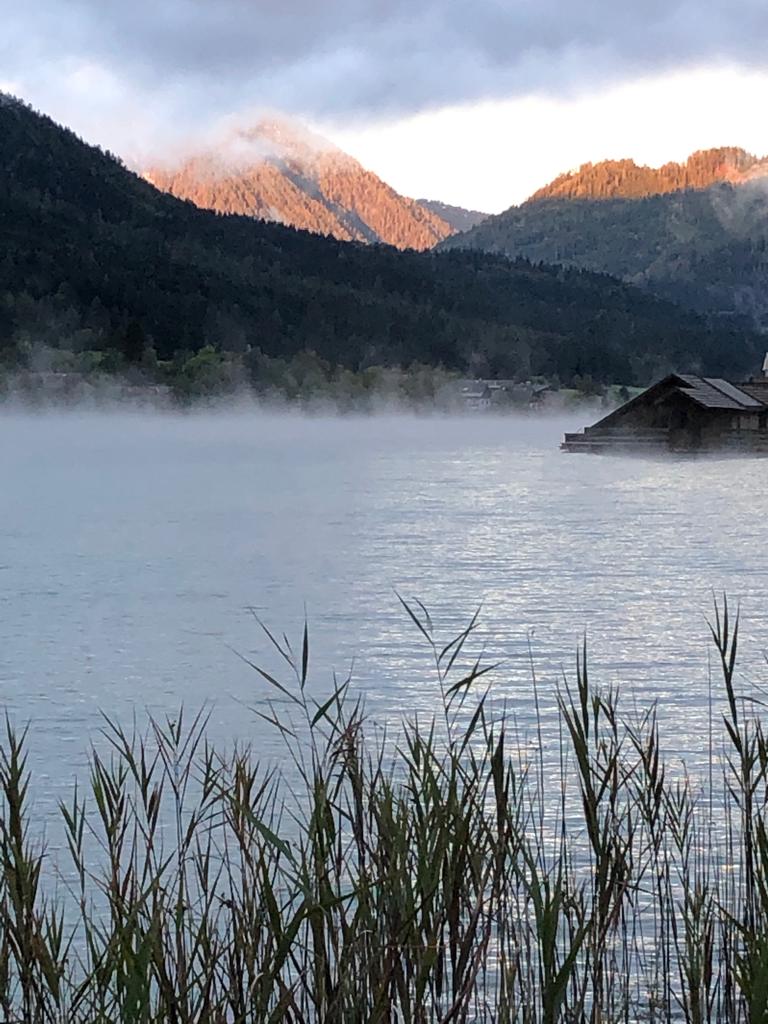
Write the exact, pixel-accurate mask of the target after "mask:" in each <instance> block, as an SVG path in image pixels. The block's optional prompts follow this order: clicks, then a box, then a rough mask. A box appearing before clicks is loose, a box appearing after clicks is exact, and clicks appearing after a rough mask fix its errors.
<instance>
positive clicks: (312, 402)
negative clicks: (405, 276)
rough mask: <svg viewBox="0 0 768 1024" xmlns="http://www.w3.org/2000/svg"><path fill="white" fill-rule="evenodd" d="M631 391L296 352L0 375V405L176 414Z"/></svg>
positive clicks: (151, 355) (478, 403) (208, 350)
mask: <svg viewBox="0 0 768 1024" xmlns="http://www.w3.org/2000/svg"><path fill="white" fill-rule="evenodd" d="M639 390H640V389H639V388H628V387H626V386H624V385H622V384H615V385H610V384H608V385H607V384H602V383H599V382H597V381H595V380H594V379H593V378H592V377H590V376H589V375H586V376H584V377H576V378H575V379H574V380H571V381H569V382H568V386H567V387H566V386H561V383H560V381H559V380H558V379H557V378H554V379H552V378H549V379H548V378H543V377H536V378H527V379H522V378H521V379H519V380H518V379H513V380H494V379H488V380H485V379H482V378H473V377H467V376H461V375H460V374H458V373H456V372H455V371H448V370H445V369H443V368H441V367H432V366H427V365H423V364H418V363H414V364H412V365H411V366H408V367H405V368H400V367H387V366H370V367H367V368H365V369H362V370H357V371H354V370H350V369H347V368H345V367H343V366H336V365H333V364H331V363H329V362H328V361H327V360H324V359H322V358H320V357H319V356H318V355H317V354H316V353H315V352H309V351H308V352H300V353H299V354H297V355H295V356H293V357H292V358H291V359H281V358H274V357H270V356H267V355H265V354H264V353H262V352H261V351H259V350H251V351H248V352H245V353H228V352H221V351H217V350H216V349H214V348H213V347H210V346H208V347H205V348H203V349H201V350H200V351H199V352H196V353H191V352H182V353H178V354H177V357H176V358H174V359H173V360H166V361H161V360H158V358H157V355H156V353H155V352H154V350H152V349H145V350H144V352H143V355H142V358H141V361H140V362H139V363H137V364H134V365H130V364H128V363H126V362H125V361H124V360H123V359H122V358H120V357H115V356H114V354H112V355H110V354H105V353H103V352H81V353H73V352H67V351H62V350H56V349H38V350H36V351H35V352H34V353H33V355H32V356H30V358H29V359H28V360H27V365H26V366H25V367H23V368H19V367H14V368H6V370H5V371H4V372H3V370H2V368H0V404H2V403H15V404H18V405H21V406H24V407H30V408H42V407H48V406H77V405H82V404H86V405H87V404H89V403H90V404H100V403H110V402H115V403H121V402H122V403H133V404H137V405H143V406H147V407H150V408H151V407H157V408H185V407H195V406H205V405H209V406H210V405H212V406H217V407H226V405H227V404H228V403H232V402H238V401H249V400H250V401H253V402H255V403H258V404H259V405H262V406H264V407H267V408H269V407H295V408H299V409H306V410H309V411H315V410H318V411H322V410H323V409H328V410H330V411H337V412H363V413H365V412H377V411H386V410H388V409H394V410H398V409H400V410H404V411H405V410H411V411H422V410H423V411H426V410H435V411H444V412H461V411H475V412H478V411H491V412H498V413H504V412H518V413H519V412H536V411H547V412H559V411H563V410H565V409H568V408H572V407H574V406H579V405H582V404H585V403H589V404H591V405H595V404H596V403H597V404H600V405H602V406H603V407H604V408H613V407H614V406H617V405H619V404H621V403H622V402H623V401H626V400H627V399H628V398H629V397H630V396H631V395H633V394H636V393H638V392H639Z"/></svg>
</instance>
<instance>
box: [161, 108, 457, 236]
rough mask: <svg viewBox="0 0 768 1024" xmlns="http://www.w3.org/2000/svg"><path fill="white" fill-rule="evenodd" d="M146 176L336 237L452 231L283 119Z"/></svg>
mask: <svg viewBox="0 0 768 1024" xmlns="http://www.w3.org/2000/svg"><path fill="white" fill-rule="evenodd" d="M144 177H145V178H146V179H147V180H148V181H149V182H151V184H153V185H155V186H156V187H157V188H159V189H162V190H163V191H164V192H169V193H171V194H172V195H174V196H177V197H178V198H180V199H188V200H190V201H191V202H193V203H194V204H195V205H196V206H199V207H202V208H203V209H208V210H215V211H217V212H219V213H238V214H245V215H247V216H250V217H256V218H258V219H259V220H269V221H275V222H277V223H280V224H284V225H286V226H289V227H294V228H301V229H304V230H307V231H312V232H315V233H316V234H321V235H331V236H333V237H334V238H338V239H340V240H341V241H357V242H383V243H385V244H387V245H393V246H395V247H396V248H398V249H419V250H423V249H430V248H432V246H434V245H435V244H436V243H437V242H439V241H441V240H442V239H444V238H447V237H448V236H449V235H450V234H452V233H453V232H454V231H455V230H456V228H455V227H453V226H452V224H451V223H450V221H449V220H448V219H447V218H443V217H441V216H440V215H439V214H438V213H436V212H433V211H432V210H431V209H428V208H426V207H425V206H424V205H422V204H420V203H418V202H416V201H415V200H413V199H408V198H406V197H404V196H401V195H399V194H398V193H397V192H395V190H394V189H392V188H390V187H389V185H387V184H386V183H385V182H383V181H382V180H381V179H380V178H379V177H377V176H376V175H375V174H373V173H372V172H371V171H367V170H366V169H365V168H364V167H363V166H362V165H361V164H360V163H358V161H357V160H354V159H353V158H352V157H350V156H348V155H347V154H346V153H343V152H342V151H341V150H339V149H337V148H336V147H334V146H332V145H331V144H330V143H329V142H327V141H326V140H324V139H321V138H319V137H318V136H315V135H312V134H311V133H309V132H307V131H305V130H303V129H302V128H300V127H297V126H296V125H294V124H290V123H288V122H283V121H262V122H261V123H260V124H258V125H256V126H255V127H253V128H251V129H248V130H244V131H239V132H237V133H236V134H235V135H233V136H231V137H230V138H229V139H227V140H225V141H224V143H223V144H222V145H221V146H219V147H216V148H211V149H209V150H207V151H205V152H202V153H199V154H196V155H195V156H192V157H190V158H189V159H187V160H186V161H184V162H183V163H182V164H181V165H179V166H177V167H162V166H157V167H153V168H150V169H148V170H147V171H145V173H144Z"/></svg>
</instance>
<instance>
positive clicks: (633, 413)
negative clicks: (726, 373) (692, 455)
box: [561, 357, 768, 454]
mask: <svg viewBox="0 0 768 1024" xmlns="http://www.w3.org/2000/svg"><path fill="white" fill-rule="evenodd" d="M766 362H768V357H767V358H766ZM561 447H562V448H563V449H565V451H569V452H602V451H614V450H617V449H619V450H623V451H627V450H630V451H631V450H647V449H657V450H659V449H660V450H668V451H679V452H696V451H708V450H709V451H711V450H714V449H730V450H733V451H744V452H765V453H766V454H768V377H761V378H757V379H755V380H751V381H748V382H747V383H744V384H732V383H730V382H729V381H727V380H721V379H720V378H719V377H694V376H692V375H690V374H678V373H673V374H670V375H669V376H668V377H665V378H664V379H663V380H660V381H659V382H658V383H657V384H654V385H653V386H652V387H650V388H648V389H647V390H646V391H643V392H642V393H641V394H639V395H637V396H636V397H635V398H632V399H631V400H630V401H628V402H626V403H625V404H624V405H622V406H620V407H619V408H618V409H616V410H615V411H614V412H612V413H609V415H608V416H605V417H603V419H601V420H599V421H598V422H597V423H595V424H593V426H591V427H586V428H585V429H584V430H583V431H582V432H580V433H578V434H566V435H565V439H564V441H563V444H562V446H561Z"/></svg>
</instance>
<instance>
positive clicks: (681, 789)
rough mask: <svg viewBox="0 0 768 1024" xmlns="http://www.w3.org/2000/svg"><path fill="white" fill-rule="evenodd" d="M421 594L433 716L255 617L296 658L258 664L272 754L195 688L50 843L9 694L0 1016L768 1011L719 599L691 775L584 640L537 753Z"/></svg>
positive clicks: (688, 1015)
mask: <svg viewBox="0 0 768 1024" xmlns="http://www.w3.org/2000/svg"><path fill="white" fill-rule="evenodd" d="M404 607H405V610H406V612H407V614H408V615H409V616H410V618H411V619H412V621H413V623H414V626H415V628H417V629H418V630H419V632H420V634H421V635H422V637H423V639H424V641H425V643H426V644H427V646H428V650H429V651H430V653H431V657H432V658H433V661H434V666H435V673H436V692H437V694H438V695H439V699H440V713H439V714H438V715H436V716H435V718H434V720H433V721H430V722H427V723H424V722H419V721H417V720H408V719H406V720H404V722H403V725H402V728H401V730H400V731H399V733H398V734H397V735H386V734H381V733H380V732H377V731H375V730H374V729H372V728H371V726H370V724H369V723H368V722H367V720H366V717H365V709H364V707H363V705H362V704H361V703H360V701H359V700H357V699H356V698H355V697H354V696H353V695H352V694H351V693H350V689H351V681H350V679H344V680H341V681H339V680H336V681H335V682H334V685H333V688H332V690H331V692H330V693H328V694H326V695H325V696H324V697H322V698H317V697H315V696H314V695H313V694H312V692H311V687H310V686H309V683H308V678H309V677H308V666H309V637H308V634H307V631H306V629H305V631H304V635H303V637H302V640H301V644H300V646H299V649H298V651H297V652H296V653H295V652H294V650H293V649H292V648H291V646H290V644H289V643H288V642H287V641H286V640H285V639H277V638H275V637H274V636H273V635H272V634H270V633H267V636H268V638H269V641H270V643H272V644H273V645H274V647H275V650H276V652H277V655H278V657H279V659H280V660H281V661H282V663H283V664H284V665H285V668H286V675H285V677H284V678H283V677H280V678H278V677H277V676H276V675H274V674H271V673H269V672H267V671H266V670H265V669H263V668H262V667H260V666H257V665H255V664H253V665H251V668H252V669H253V670H254V672H255V673H256V676H257V678H258V682H259V685H260V686H261V687H263V688H266V691H267V694H268V696H270V697H271V699H270V700H268V702H267V704H266V710H265V709H264V708H265V706H264V705H263V704H262V705H261V710H260V711H259V714H261V716H262V717H263V718H266V719H267V720H268V721H269V722H271V723H272V725H273V726H274V728H276V729H278V730H279V731H280V733H281V734H282V735H283V736H284V737H285V740H286V752H287V755H288V756H287V757H286V763H285V764H284V765H283V766H282V768H281V770H280V771H279V772H278V771H277V770H276V768H275V766H274V765H269V764H262V763H260V762H259V760H258V759H257V758H255V757H254V756H253V754H252V752H250V751H248V750H235V751H234V752H233V753H232V754H231V755H229V756H227V757H224V756H221V755H220V754H219V753H217V751H215V750H214V749H212V748H211V746H210V745H209V744H208V742H207V740H206V720H205V718H204V717H203V716H200V715H199V716H197V717H196V718H193V719H191V720H188V719H187V717H186V716H185V715H184V714H183V713H180V714H179V715H178V716H177V718H176V719H174V720H168V721H165V722H150V723H149V724H148V727H147V729H146V730H145V731H144V732H142V733H138V732H136V731H135V730H134V731H130V732H128V731H125V730H124V729H123V728H122V727H121V726H120V725H119V724H118V723H116V722H113V721H110V720H108V719H105V721H104V729H103V734H104V736H103V739H104V741H105V742H104V743H102V744H101V745H100V747H101V752H93V753H92V754H91V759H90V777H89V779H88V780H87V784H86V785H84V786H83V787H81V788H79V789H76V790H75V791H74V793H73V795H72V797H71V799H70V800H69V801H68V802H67V803H66V804H62V806H61V808H60V815H61V828H62V829H63V832H64V835H65V837H66V843H65V844H64V849H63V853H62V852H61V851H59V855H58V856H57V858H54V857H53V855H52V853H51V852H50V851H49V850H47V849H46V847H45V846H44V845H43V844H42V843H41V842H40V841H39V840H38V838H37V835H36V832H35V828H34V818H33V815H32V810H31V806H30V798H29V783H30V780H29V772H28V770H27V764H26V757H25V750H26V747H27V736H26V733H25V732H23V731H21V732H18V731H17V730H16V729H15V728H14V726H13V725H12V724H11V722H10V721H6V723H5V730H4V733H3V736H2V740H1V741H0V802H1V805H0V1016H1V1019H2V1020H4V1021H6V1022H8V1024H11V1022H13V1024H15V1022H19V1024H21V1022H24V1024H28V1022H29V1024H53V1022H72V1024H76V1022H77V1024H81V1022H82V1024H86V1022H87V1024H101V1022H104V1024H106V1022H110V1024H111V1022H114V1024H117V1022H120V1024H155V1022H157V1024H161V1022H162V1024H166V1022H167V1024H193V1022H194V1024H225V1022H227V1024H229V1022H236V1024H246V1022H259V1024H260V1022H275V1024H276V1022H290V1024H309V1022H322V1024H364V1022H365V1024H367V1022H376V1024H394V1022H404V1024H411V1022H413V1024H427V1022H440V1024H449V1022H457V1024H458V1022H470V1021H488V1022H494V1024H496V1022H498V1024H511V1022H521V1024H539V1022H540V1024H555V1022H557V1021H568V1022H589V1024H604V1022H609V1021H611V1022H613V1021H616V1022H619V1021H624V1022H630V1021H659V1022H661V1021H673V1020H675V1021H677V1020H680V1021H686V1022H691V1024H702V1022H704V1021H709V1020H718V1021H724V1022H734V1024H736V1022H768V821H767V820H766V803H767V801H768V738H767V737H766V734H765V730H764V726H763V722H762V719H761V714H762V710H763V709H762V706H761V705H760V704H759V703H757V702H756V701H750V700H747V699H746V697H745V696H744V695H743V694H741V693H740V692H739V686H738V681H737V675H736V659H737V649H738V617H736V618H735V619H734V617H733V616H732V615H730V614H729V609H728V605H727V602H726V601H725V600H723V602H722V603H721V604H720V606H717V607H716V608H715V614H714V621H713V623H712V639H713V644H714V651H715V654H716V660H717V662H718V664H719V668H720V674H721V677H722V687H723V694H724V698H725V707H726V713H725V715H724V717H723V720H722V736H721V740H720V741H718V740H716V739H713V741H712V744H711V749H710V759H711V762H712V764H711V765H710V770H709V772H708V773H705V777H704V778H696V779H693V778H689V777H687V776H686V775H685V773H683V772H680V771H675V770H673V767H672V766H671V765H668V764H665V759H664V756H663V753H662V747H661V738H660V729H659V722H658V720H657V715H656V711H655V709H654V708H649V709H648V710H647V711H646V712H645V713H644V714H642V715H641V716H640V717H639V718H638V716H637V715H636V714H633V715H629V716H625V715H624V714H623V713H622V709H621V701H620V695H619V693H618V692H617V691H616V690H615V689H603V688H600V687H599V686H596V685H595V684H594V682H593V680H592V678H591V675H590V670H589V664H588V653H587V650H586V645H585V646H584V649H583V650H582V651H581V652H580V653H579V657H578V659H577V665H576V670H575V674H574V677H573V679H572V680H570V681H569V680H565V681H564V682H563V683H562V685H561V687H560V689H559V692H558V696H557V701H558V708H559V715H560V732H559V737H560V739H559V743H551V744H549V746H547V745H546V744H545V743H544V740H543V735H542V729H541V723H540V722H539V727H538V728H537V729H535V730H534V731H535V736H534V739H535V741H536V743H535V750H534V754H533V757H531V758H529V757H528V755H527V754H526V753H524V752H523V746H524V745H523V744H522V742H521V737H520V735H519V729H518V726H517V724H516V723H515V721H514V719H513V718H512V717H511V716H510V715H509V714H508V713H507V712H506V711H505V710H504V708H503V707H502V708H499V707H498V706H497V702H495V701H494V700H493V699H492V697H493V686H492V682H490V680H492V678H493V677H492V675H490V667H488V666H484V665H482V664H481V663H480V662H479V661H476V660H473V659H472V658H470V657H469V656H468V651H469V648H470V646H471V641H472V639H473V636H474V633H475V630H476V627H477V619H476V618H475V619H473V620H472V621H471V622H470V624H469V625H468V627H467V628H466V629H465V630H464V631H463V632H462V633H461V634H460V635H459V636H457V637H455V638H453V639H450V640H448V642H440V641H439V639H438V637H437V634H436V631H435V628H434V626H433V623H432V621H431V619H430V617H429V615H428V613H427V611H426V609H424V608H423V606H421V605H418V604H414V605H411V604H405V605H404ZM248 664H249V665H250V664H251V663H250V662H249V663H248ZM533 682H534V684H535V680H533ZM534 696H535V703H536V707H537V708H538V691H537V690H534ZM715 732H716V730H715ZM721 750H722V752H723V755H724V756H723V758H722V767H718V766H717V765H716V764H715V758H716V754H717V753H718V752H719V751H721Z"/></svg>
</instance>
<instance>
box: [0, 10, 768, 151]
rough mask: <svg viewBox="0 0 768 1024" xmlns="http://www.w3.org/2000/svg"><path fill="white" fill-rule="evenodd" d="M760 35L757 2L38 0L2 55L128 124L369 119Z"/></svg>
mask: <svg viewBox="0 0 768 1024" xmlns="http://www.w3.org/2000/svg"><path fill="white" fill-rule="evenodd" d="M766 35H768V5H766V4H765V3H764V0H711V2H709V3H708V4H706V5H704V4H701V3H700V2H699V0H696V2H692V0H644V3H642V4H640V3H638V2H630V3H620V2H617V0H537V2H536V3H535V4H533V3H531V2H530V0H319V2H318V0H130V2H128V3H126V2H125V0H68V2H67V3H62V2H61V0H37V2H36V3H34V4H24V5H15V10H14V11H13V13H11V14H5V15H4V28H3V39H2V41H1V42H0V66H2V68H3V75H4V77H5V78H6V79H7V80H10V81H13V82H18V83H21V84H22V86H23V87H24V89H25V92H27V93H29V94H30V95H28V96H27V98H29V99H30V100H31V101H32V102H34V103H36V104H38V105H40V106H47V108H48V109H51V108H54V110H55V108H56V106H57V104H58V105H59V106H63V105H66V103H67V102H70V100H69V99H68V98H69V97H71V103H72V104H73V105H74V104H75V101H77V102H79V103H80V106H81V108H82V102H83V99H84V98H88V99H89V100H90V102H91V103H92V104H93V107H94V109H95V110H97V111H98V110H99V109H102V110H104V109H106V108H109V109H111V110H113V111H115V112H116V116H118V117H122V118H123V119H124V120H126V121H127V122H128V123H127V124H126V125H125V126H124V130H125V131H127V133H128V135H129V136H130V133H131V127H132V125H133V124H134V123H135V124H137V125H138V124H139V123H141V124H144V125H145V127H144V128H143V130H144V131H145V132H146V130H147V129H146V125H147V124H150V125H151V124H153V123H155V124H156V125H157V126H158V127H157V130H158V131H161V130H162V128H161V127H160V126H165V128H166V130H168V126H169V125H170V124H172V125H173V126H174V128H175V129H180V128H181V127H182V126H184V127H185V128H186V129H187V130H188V129H189V128H190V127H191V126H193V125H194V122H195V120H196V119H199V120H200V121H207V122H210V121H211V119H215V118H218V117H221V116H222V115H224V114H227V113H231V112H232V111H233V110H240V109H243V108H252V107H263V108H270V109H280V110H285V111H288V112H292V113H296V114H300V115H302V116H305V117H306V116H308V117H310V118H316V119H329V118H335V119H340V118H347V119H350V120H353V121H354V120H355V119H357V120H359V121H365V120H371V119H381V118H386V117H400V116H403V115H408V114H413V113H415V112H418V111H420V110H425V109H430V108H439V107H442V106H446V105H450V104H455V103H463V102H471V101H477V100H484V99H485V100H487V99H494V98H507V97H510V96H514V95H526V94H528V95H530V94H535V93H540V94H546V95H563V94H568V93H571V92H573V91H574V90H576V91H578V90H584V89H594V88H598V87H600V86H601V85H604V84H607V83H609V82H616V81H619V80H621V79H623V78H627V77H630V76H633V75H637V74H643V73H650V72H654V73H656V72H660V71H664V70H666V69H669V68H679V67H681V66H685V65H692V64H702V63H707V62H710V63H718V62H731V63H734V62H735V63H738V64H747V65H755V66H762V65H763V64H764V62H765V58H764V53H763V49H764V40H765V38H766ZM100 116H101V115H100ZM119 127H120V126H119V125H116V126H113V128H119Z"/></svg>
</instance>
